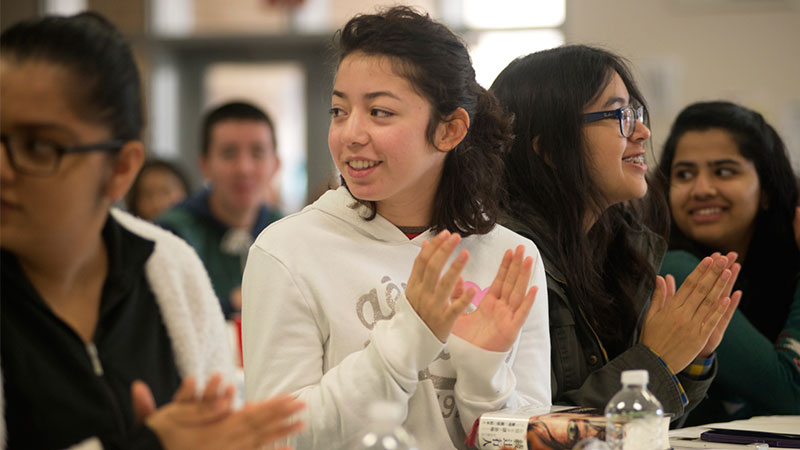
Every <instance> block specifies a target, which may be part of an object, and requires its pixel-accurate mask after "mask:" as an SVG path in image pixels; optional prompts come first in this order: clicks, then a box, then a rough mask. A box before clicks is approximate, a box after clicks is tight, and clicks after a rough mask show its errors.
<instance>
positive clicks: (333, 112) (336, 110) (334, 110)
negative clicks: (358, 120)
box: [328, 106, 344, 119]
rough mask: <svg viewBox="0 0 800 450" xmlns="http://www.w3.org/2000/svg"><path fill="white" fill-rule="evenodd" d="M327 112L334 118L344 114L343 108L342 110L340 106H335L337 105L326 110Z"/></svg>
mask: <svg viewBox="0 0 800 450" xmlns="http://www.w3.org/2000/svg"><path fill="white" fill-rule="evenodd" d="M328 113H329V114H330V115H331V117H332V118H334V119H335V118H337V117H339V116H341V115H343V114H344V110H342V108H337V107H335V106H334V107H333V108H331V109H329V110H328Z"/></svg>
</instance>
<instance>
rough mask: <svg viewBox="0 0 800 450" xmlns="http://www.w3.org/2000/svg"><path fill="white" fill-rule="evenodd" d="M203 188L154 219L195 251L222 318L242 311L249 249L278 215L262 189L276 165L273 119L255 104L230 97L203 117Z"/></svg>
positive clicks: (277, 167)
mask: <svg viewBox="0 0 800 450" xmlns="http://www.w3.org/2000/svg"><path fill="white" fill-rule="evenodd" d="M202 140H203V144H202V145H203V147H202V154H201V156H200V160H199V165H200V171H201V172H202V174H203V177H205V180H206V182H207V184H208V186H207V187H206V188H204V189H203V190H202V191H200V192H198V193H196V194H194V195H192V196H190V197H189V198H188V199H186V200H185V201H183V202H181V203H180V204H178V205H176V206H175V207H173V208H172V209H170V210H168V211H167V212H166V213H164V214H163V215H161V216H160V217H159V218H158V223H159V225H161V226H163V227H164V228H166V229H168V230H170V231H172V232H173V233H175V234H177V235H178V236H180V237H182V238H183V239H185V240H186V242H188V243H189V245H191V246H192V247H194V249H195V250H196V251H197V254H198V255H200V259H201V260H202V261H203V264H205V266H206V269H207V270H208V274H209V276H210V277H211V284H212V285H213V286H214V291H215V292H216V293H217V298H218V299H219V302H220V305H221V306H222V311H223V312H224V313H225V316H226V317H229V318H230V317H232V316H234V315H237V314H238V313H239V311H240V310H241V304H242V301H241V285H242V273H243V271H244V262H245V260H246V258H247V250H248V249H249V248H250V244H252V243H253V240H254V239H255V238H256V236H258V234H259V233H260V232H261V230H263V229H264V228H266V227H267V225H269V224H270V223H272V222H274V221H275V220H277V219H278V218H280V214H279V213H278V212H277V211H274V210H272V209H270V208H269V207H267V205H266V204H265V202H264V192H265V191H266V190H267V186H268V185H269V184H270V183H272V179H273V177H274V176H275V174H276V173H277V172H278V169H279V168H280V159H279V158H278V154H277V149H276V142H277V141H276V139H275V127H274V126H273V122H272V119H271V118H270V117H269V116H268V115H267V114H266V113H265V112H264V111H262V110H261V109H259V108H258V107H256V106H254V105H252V104H249V103H244V102H231V103H226V104H224V105H221V106H218V107H216V108H214V109H213V110H211V111H209V112H208V113H207V114H206V116H205V118H204V120H203V136H202Z"/></svg>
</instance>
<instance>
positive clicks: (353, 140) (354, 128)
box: [339, 111, 369, 149]
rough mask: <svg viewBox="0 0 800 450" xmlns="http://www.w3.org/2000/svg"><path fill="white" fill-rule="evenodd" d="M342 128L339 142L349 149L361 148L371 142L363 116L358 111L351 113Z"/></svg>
mask: <svg viewBox="0 0 800 450" xmlns="http://www.w3.org/2000/svg"><path fill="white" fill-rule="evenodd" d="M341 126H342V128H341V130H340V133H339V142H341V143H342V145H345V146H347V148H351V149H352V148H353V147H360V146H363V145H366V144H367V142H369V133H368V132H367V127H366V123H365V118H364V115H363V114H360V113H359V112H357V111H354V112H351V113H350V114H349V115H348V116H347V118H346V119H345V120H344V123H343V124H341Z"/></svg>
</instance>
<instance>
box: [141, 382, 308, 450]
mask: <svg viewBox="0 0 800 450" xmlns="http://www.w3.org/2000/svg"><path fill="white" fill-rule="evenodd" d="M195 386H196V382H195V380H194V378H193V377H186V379H184V381H183V383H181V386H180V387H179V388H178V391H177V392H176V393H175V395H174V396H173V399H172V402H170V403H168V404H166V405H164V406H162V407H161V408H159V409H155V402H154V401H153V395H152V393H151V392H150V389H149V388H148V387H147V385H146V384H144V383H143V382H141V381H135V382H134V383H133V385H132V386H131V396H132V400H133V409H134V416H135V418H136V420H137V421H138V422H144V424H145V425H147V426H148V427H149V428H150V429H152V430H153V432H155V434H156V435H157V436H158V439H159V440H160V441H161V444H162V446H163V447H164V448H165V449H167V450H175V449H242V450H244V449H256V448H261V447H262V446H264V445H269V444H273V443H275V442H276V441H278V440H280V439H283V438H285V437H287V436H289V435H292V434H294V433H297V432H298V431H300V430H301V429H302V428H303V423H302V422H299V421H294V422H293V421H291V417H292V416H293V415H294V414H295V413H297V412H298V411H300V410H301V409H303V407H304V405H303V403H302V402H300V401H298V400H295V399H294V398H293V397H292V396H289V395H283V396H278V397H275V398H272V399H269V400H265V401H262V402H254V403H249V404H247V405H245V406H244V408H242V409H240V410H236V411H234V410H233V409H232V406H233V398H234V395H235V389H234V387H233V385H231V384H228V385H225V386H223V382H222V377H221V376H220V375H214V376H213V377H211V379H210V380H209V381H208V383H207V384H206V387H205V389H204V391H203V393H202V394H201V395H199V396H197V395H196V391H195Z"/></svg>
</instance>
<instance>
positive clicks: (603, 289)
mask: <svg viewBox="0 0 800 450" xmlns="http://www.w3.org/2000/svg"><path fill="white" fill-rule="evenodd" d="M615 73H616V74H618V75H619V76H620V77H621V78H622V81H623V82H624V84H625V87H626V88H627V90H628V93H629V94H630V98H631V103H632V104H634V105H641V106H642V107H644V108H645V118H644V121H645V123H647V122H648V116H647V113H646V110H647V108H646V107H647V104H646V102H645V99H644V96H643V95H642V94H641V92H640V91H639V89H638V87H637V86H636V83H635V82H634V80H633V77H632V76H631V74H630V71H629V69H628V67H627V65H626V63H625V62H624V60H622V59H621V58H620V57H618V56H616V55H614V54H612V53H610V52H608V51H605V50H602V49H598V48H593V47H588V46H583V45H570V46H564V47H559V48H555V49H550V50H545V51H541V52H537V53H533V54H530V55H527V56H523V57H520V58H518V59H516V60H514V61H512V62H511V63H510V64H509V65H508V66H507V67H506V68H505V69H504V70H503V71H502V72H501V73H500V75H499V76H498V77H497V79H496V80H495V81H494V83H493V84H492V87H491V89H490V91H491V92H493V93H494V94H495V96H497V98H498V99H499V100H500V103H501V104H502V105H503V106H505V107H506V108H507V109H508V110H509V111H510V112H512V113H513V114H514V135H515V140H514V144H513V146H512V149H511V152H509V153H508V154H507V155H506V159H505V173H504V177H503V182H504V184H505V186H506V189H507V190H508V201H507V202H506V203H505V204H504V209H505V211H506V213H507V214H508V215H509V216H510V218H511V221H512V222H517V223H519V224H524V227H527V228H529V229H530V230H532V232H533V234H534V235H535V236H537V237H538V238H539V239H538V240H537V242H536V244H537V245H538V246H539V249H540V250H541V251H542V253H543V254H544V255H545V256H546V257H547V258H548V259H549V260H550V261H551V262H552V263H553V264H556V265H557V266H558V267H559V268H560V269H561V271H562V272H563V274H564V276H565V277H566V280H563V281H566V284H567V292H568V295H569V297H570V298H571V299H573V301H574V302H576V303H577V306H578V307H579V308H581V310H582V311H584V312H585V315H586V317H587V319H588V320H589V321H590V324H591V325H592V326H593V328H594V329H595V330H596V332H597V334H598V335H599V336H600V338H601V339H602V340H603V342H604V343H606V344H607V347H609V348H610V349H611V350H612V353H613V352H614V350H615V349H617V350H621V349H623V348H625V347H626V346H627V345H629V341H630V338H631V336H632V333H633V331H634V329H635V327H636V322H637V316H636V308H635V307H634V306H635V305H634V297H635V296H636V295H637V293H639V292H641V288H642V284H643V283H645V284H647V283H653V281H652V280H654V279H655V269H654V268H653V267H652V265H651V264H650V263H648V258H647V257H648V254H647V252H646V251H644V250H641V249H639V248H637V246H636V245H635V244H634V243H633V242H632V241H631V233H630V231H631V228H630V227H631V225H632V224H633V225H634V226H639V225H638V223H639V222H640V220H638V219H644V218H647V219H648V222H647V224H648V225H650V226H651V227H653V228H655V230H656V231H658V232H661V233H662V234H663V233H666V224H667V220H666V216H665V215H663V213H662V215H661V217H658V216H653V217H650V216H647V217H645V214H644V212H646V211H658V210H659V208H651V209H646V208H637V209H634V208H631V207H629V206H630V205H629V204H616V205H611V206H607V205H608V201H607V199H605V198H604V197H603V194H602V191H601V189H599V188H598V185H597V182H596V180H593V179H592V176H591V173H590V167H591V166H590V158H589V153H588V148H587V144H586V142H585V140H584V134H583V123H584V122H583V112H584V108H585V107H586V105H587V104H589V103H591V101H593V100H594V99H595V98H596V97H597V96H598V95H599V94H600V93H601V92H602V91H603V89H605V87H606V86H607V85H608V84H609V83H610V81H611V80H612V77H613V76H614V74H615ZM534 145H535V147H536V148H535V150H534ZM648 196H652V190H651V194H648ZM659 197H660V199H659ZM652 200H654V201H656V203H658V202H660V203H661V204H662V205H663V204H664V201H663V195H661V193H660V192H658V193H657V194H656V195H655V197H654V198H653V199H652ZM664 209H666V208H661V210H662V211H663V210H664ZM599 211H602V213H601V214H600V215H599V217H598V219H597V221H596V223H595V224H594V226H593V227H592V228H591V229H590V230H589V233H588V234H587V233H586V231H585V229H584V220H585V217H587V216H588V215H590V214H597V212H599Z"/></svg>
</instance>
